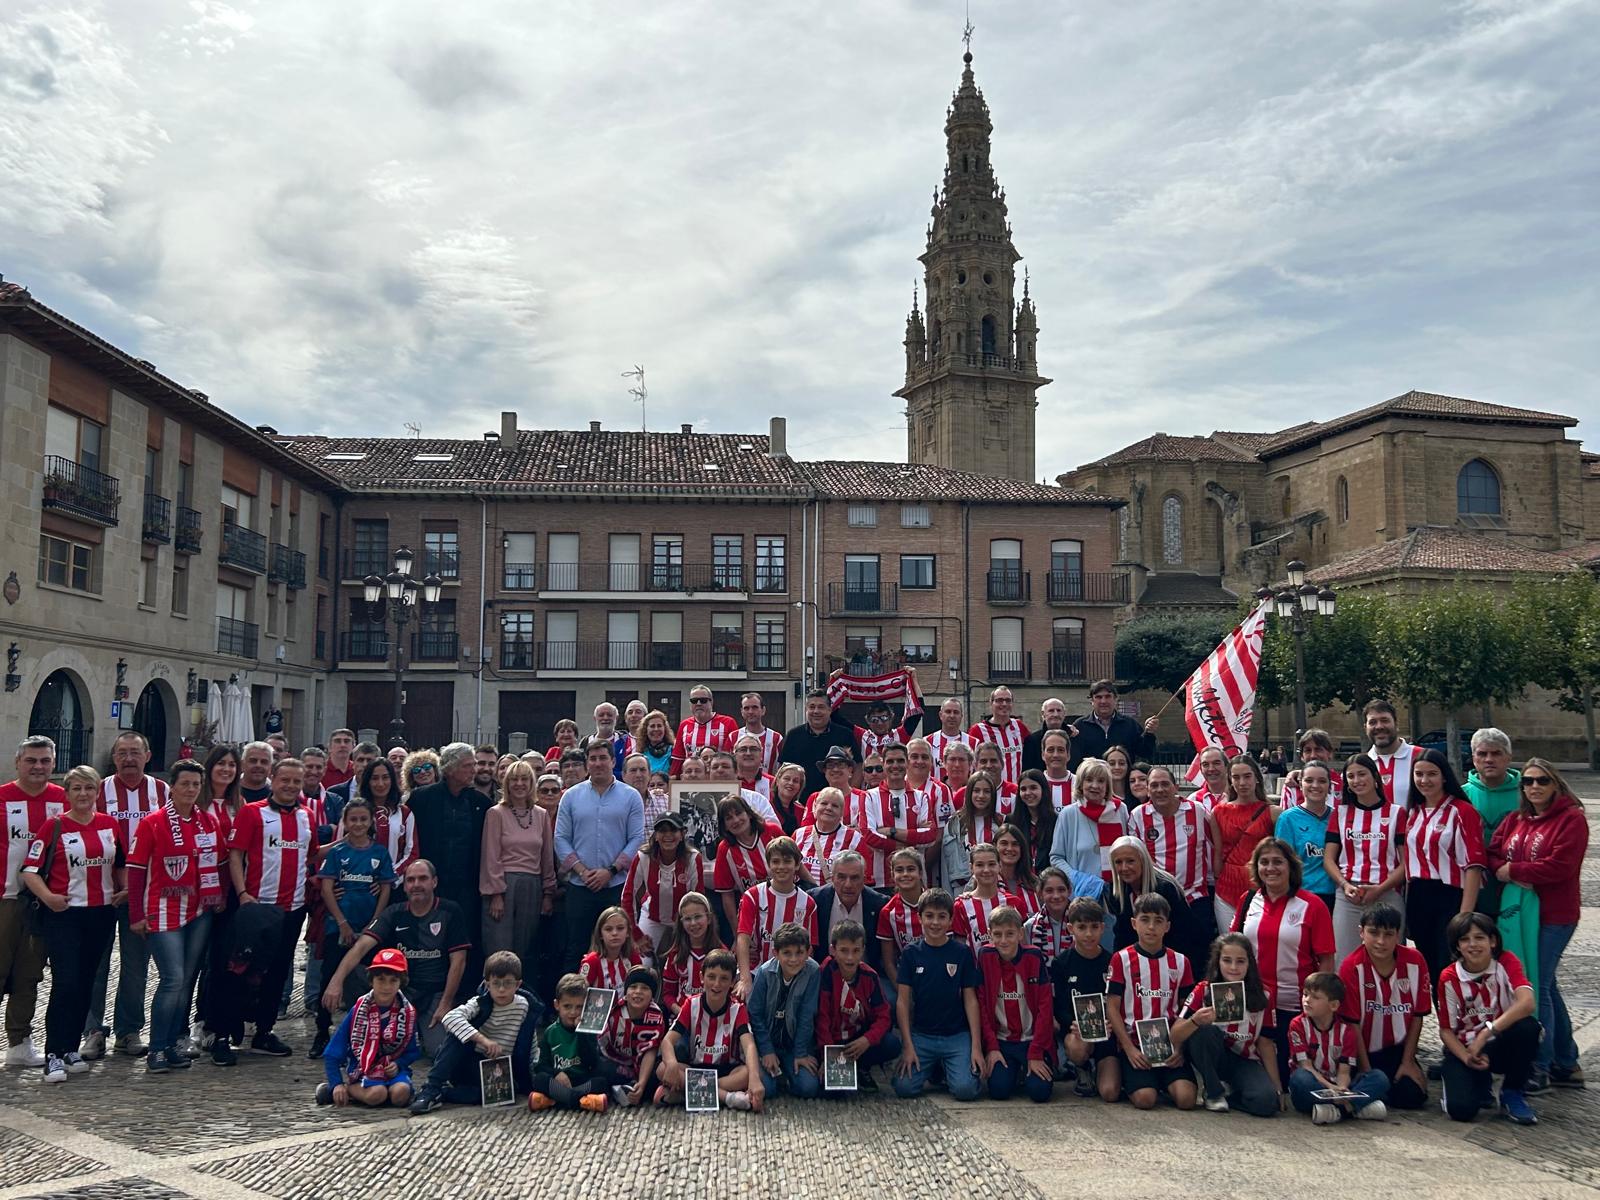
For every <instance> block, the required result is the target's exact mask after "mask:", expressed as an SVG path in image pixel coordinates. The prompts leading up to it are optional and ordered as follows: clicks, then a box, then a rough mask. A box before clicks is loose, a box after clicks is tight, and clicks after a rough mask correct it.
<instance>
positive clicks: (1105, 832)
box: [1077, 796, 1128, 883]
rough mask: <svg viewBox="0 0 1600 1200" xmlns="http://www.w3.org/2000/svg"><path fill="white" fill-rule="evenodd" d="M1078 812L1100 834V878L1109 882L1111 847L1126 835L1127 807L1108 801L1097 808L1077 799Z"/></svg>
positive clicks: (1119, 802) (1079, 798)
mask: <svg viewBox="0 0 1600 1200" xmlns="http://www.w3.org/2000/svg"><path fill="white" fill-rule="evenodd" d="M1077 803H1078V811H1079V812H1081V813H1082V814H1083V815H1084V816H1086V817H1088V818H1089V820H1091V821H1092V822H1094V825H1095V828H1096V829H1097V830H1098V831H1099V833H1100V877H1101V878H1102V879H1104V880H1105V881H1106V882H1107V883H1110V882H1111V846H1112V843H1114V842H1115V841H1116V840H1117V839H1118V838H1119V837H1126V836H1127V835H1128V806H1127V805H1126V804H1124V803H1123V802H1122V801H1121V800H1116V799H1112V800H1108V801H1107V802H1106V803H1104V804H1101V805H1099V806H1093V805H1090V804H1087V803H1086V802H1085V801H1084V799H1083V797H1081V796H1080V797H1078V802H1077Z"/></svg>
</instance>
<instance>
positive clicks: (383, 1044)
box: [350, 994, 417, 1079]
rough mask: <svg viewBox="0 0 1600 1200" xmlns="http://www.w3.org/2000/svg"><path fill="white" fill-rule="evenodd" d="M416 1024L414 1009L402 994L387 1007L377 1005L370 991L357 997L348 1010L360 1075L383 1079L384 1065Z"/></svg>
mask: <svg viewBox="0 0 1600 1200" xmlns="http://www.w3.org/2000/svg"><path fill="white" fill-rule="evenodd" d="M416 1025H417V1010H416V1009H415V1008H413V1007H412V1006H411V1001H409V1000H407V999H406V998H405V996H403V995H401V996H397V997H396V998H395V1002H394V1003H393V1004H392V1005H390V1006H389V1007H388V1008H379V1007H378V1006H377V1005H376V1004H374V1003H373V1001H372V996H371V995H370V994H369V995H366V996H363V997H361V999H359V1000H357V1001H356V1004H355V1008H353V1009H352V1010H351V1012H350V1048H351V1049H352V1050H353V1051H354V1052H355V1055H356V1062H357V1063H358V1064H359V1065H360V1068H361V1077H362V1078H363V1079H381V1078H383V1074H384V1068H385V1067H386V1066H388V1065H389V1064H390V1063H392V1062H393V1061H394V1059H395V1056H396V1055H397V1054H399V1053H400V1052H401V1051H402V1050H404V1049H405V1048H406V1046H407V1045H408V1044H409V1043H410V1041H411V1035H412V1034H413V1033H414V1032H415V1031H416Z"/></svg>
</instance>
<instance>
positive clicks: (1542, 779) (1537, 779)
mask: <svg viewBox="0 0 1600 1200" xmlns="http://www.w3.org/2000/svg"><path fill="white" fill-rule="evenodd" d="M1554 782H1555V780H1554V779H1551V778H1550V776H1548V775H1524V776H1523V777H1522V786H1523V787H1527V786H1529V785H1530V784H1532V785H1534V786H1537V787H1546V786H1548V785H1550V784H1552V783H1554Z"/></svg>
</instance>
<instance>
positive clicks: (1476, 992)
mask: <svg viewBox="0 0 1600 1200" xmlns="http://www.w3.org/2000/svg"><path fill="white" fill-rule="evenodd" d="M1445 940H1446V941H1447V942H1448V943H1449V946H1450V953H1451V954H1453V955H1454V956H1455V961H1454V962H1452V963H1451V964H1450V965H1449V966H1448V967H1446V968H1445V969H1444V970H1443V971H1440V972H1439V1040H1440V1041H1441V1042H1443V1043H1444V1050H1445V1054H1444V1111H1445V1112H1446V1113H1447V1114H1449V1117H1450V1119H1451V1120H1452V1121H1471V1120H1472V1119H1474V1118H1475V1117H1476V1116H1477V1115H1478V1110H1479V1109H1484V1108H1493V1107H1494V1076H1495V1072H1497V1071H1498V1072H1500V1073H1501V1074H1503V1075H1504V1076H1505V1080H1504V1081H1503V1082H1502V1083H1501V1085H1500V1111H1501V1112H1503V1113H1505V1115H1506V1116H1507V1117H1509V1118H1510V1119H1511V1120H1513V1121H1515V1122H1516V1123H1517V1124H1518V1125H1535V1124H1538V1121H1539V1117H1538V1115H1537V1114H1536V1113H1535V1112H1534V1111H1533V1107H1532V1106H1531V1105H1530V1104H1529V1103H1528V1095H1527V1086H1528V1079H1529V1077H1530V1076H1531V1075H1532V1074H1533V1061H1534V1055H1535V1054H1536V1053H1537V1051H1538V1049H1539V1036H1540V1029H1539V1021H1538V1019H1537V1018H1536V1017H1535V1016H1534V1015H1533V1013H1534V1005H1535V1001H1534V992H1533V985H1532V984H1530V983H1529V982H1528V976H1527V974H1526V973H1525V972H1524V971H1523V969H1522V964H1521V963H1520V962H1518V961H1517V956H1516V955H1515V954H1512V953H1511V952H1510V951H1509V950H1506V949H1504V948H1503V946H1502V944H1501V941H1500V930H1499V928H1498V927H1497V926H1496V925H1495V923H1494V922H1493V921H1491V920H1490V919H1489V918H1488V917H1486V916H1483V915H1482V914H1481V913H1475V912H1465V913H1457V914H1456V915H1455V916H1453V917H1451V918H1450V924H1449V925H1448V926H1446V927H1445Z"/></svg>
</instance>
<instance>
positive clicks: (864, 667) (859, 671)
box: [823, 650, 926, 686]
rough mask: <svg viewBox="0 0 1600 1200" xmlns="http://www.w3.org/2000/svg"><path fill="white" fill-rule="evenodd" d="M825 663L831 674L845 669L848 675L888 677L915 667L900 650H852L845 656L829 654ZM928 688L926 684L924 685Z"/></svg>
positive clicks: (825, 656)
mask: <svg viewBox="0 0 1600 1200" xmlns="http://www.w3.org/2000/svg"><path fill="white" fill-rule="evenodd" d="M823 662H825V663H826V664H827V665H828V670H829V671H830V672H832V671H834V670H837V669H838V668H840V667H842V668H844V673H845V674H846V675H856V676H866V675H887V674H888V673H889V672H891V671H899V670H902V669H904V668H905V667H908V666H912V665H914V664H913V663H912V662H911V661H910V660H908V659H907V657H906V655H905V654H903V653H901V652H900V651H898V650H852V651H849V652H847V653H845V654H827V655H824V656H823ZM924 686H926V684H924Z"/></svg>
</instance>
